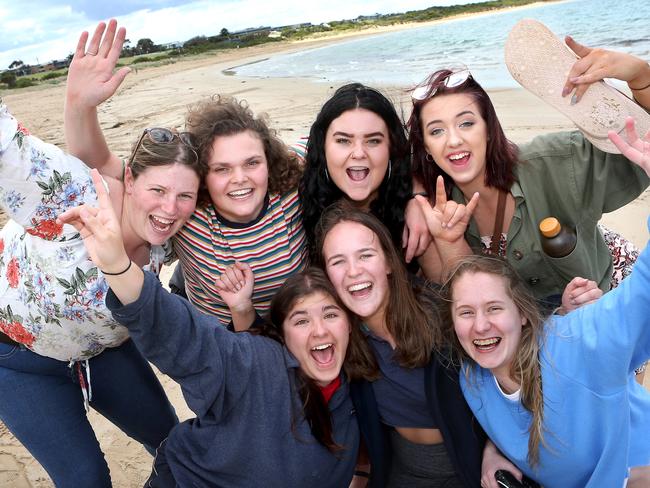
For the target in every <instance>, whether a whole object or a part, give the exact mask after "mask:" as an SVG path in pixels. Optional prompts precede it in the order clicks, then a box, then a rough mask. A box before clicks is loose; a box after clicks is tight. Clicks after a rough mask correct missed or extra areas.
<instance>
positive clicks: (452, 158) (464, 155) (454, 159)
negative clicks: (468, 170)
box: [449, 152, 469, 161]
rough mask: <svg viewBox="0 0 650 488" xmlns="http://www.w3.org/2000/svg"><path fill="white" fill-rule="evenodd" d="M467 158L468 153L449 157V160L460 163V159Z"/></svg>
mask: <svg viewBox="0 0 650 488" xmlns="http://www.w3.org/2000/svg"><path fill="white" fill-rule="evenodd" d="M466 156H469V153H468V152H464V153H458V154H453V155H451V156H449V159H451V160H452V161H458V160H459V159H463V158H464V157H466Z"/></svg>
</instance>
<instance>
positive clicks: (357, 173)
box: [345, 166, 370, 181]
mask: <svg viewBox="0 0 650 488" xmlns="http://www.w3.org/2000/svg"><path fill="white" fill-rule="evenodd" d="M345 172H346V173H347V174H348V177H349V178H350V179H351V180H352V181H363V180H365V179H366V178H367V176H368V175H369V174H370V168H363V167H360V166H353V167H350V168H348V169H346V170H345Z"/></svg>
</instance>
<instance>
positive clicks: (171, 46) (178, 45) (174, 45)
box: [160, 41, 183, 51]
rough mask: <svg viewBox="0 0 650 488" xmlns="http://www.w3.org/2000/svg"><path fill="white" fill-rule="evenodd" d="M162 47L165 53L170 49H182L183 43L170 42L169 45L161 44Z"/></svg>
mask: <svg viewBox="0 0 650 488" xmlns="http://www.w3.org/2000/svg"><path fill="white" fill-rule="evenodd" d="M160 47H161V49H162V50H163V51H167V50H169V49H180V48H182V47H183V43H182V42H181V41H174V42H168V43H167V44H161V45H160Z"/></svg>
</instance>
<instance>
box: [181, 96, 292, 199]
mask: <svg viewBox="0 0 650 488" xmlns="http://www.w3.org/2000/svg"><path fill="white" fill-rule="evenodd" d="M185 122H186V126H187V130H189V131H190V132H191V133H192V134H193V136H194V138H195V140H196V143H197V147H198V149H197V150H198V153H199V158H200V159H201V161H202V162H203V164H205V166H206V167H207V166H208V161H209V160H210V156H211V155H212V144H213V142H214V140H215V138H217V137H219V136H231V135H235V134H239V133H241V132H245V131H251V132H252V133H253V134H255V135H256V136H257V137H259V139H260V141H262V144H263V145H264V154H265V155H266V160H267V163H268V169H269V190H268V191H269V193H279V194H281V193H286V192H288V191H290V190H293V189H296V188H297V187H298V182H299V180H300V177H301V175H302V167H301V165H300V158H299V157H298V155H297V154H295V153H294V152H292V151H290V150H289V149H288V148H287V146H286V145H285V144H284V142H282V140H281V139H280V138H279V137H278V135H277V134H276V132H275V131H274V130H272V129H271V128H269V126H268V122H267V119H266V116H264V115H258V116H257V117H256V116H255V115H254V114H253V112H252V110H251V109H250V108H249V107H248V104H247V103H246V101H244V100H240V101H238V100H237V99H235V98H233V97H226V96H221V95H215V96H213V97H211V98H209V99H207V100H204V101H202V102H199V103H197V104H195V105H193V106H191V107H190V108H189V111H188V113H187V116H186V118H185ZM209 202H210V195H209V194H208V192H207V188H205V187H204V186H202V188H201V191H200V194H199V204H201V205H205V204H206V203H209Z"/></svg>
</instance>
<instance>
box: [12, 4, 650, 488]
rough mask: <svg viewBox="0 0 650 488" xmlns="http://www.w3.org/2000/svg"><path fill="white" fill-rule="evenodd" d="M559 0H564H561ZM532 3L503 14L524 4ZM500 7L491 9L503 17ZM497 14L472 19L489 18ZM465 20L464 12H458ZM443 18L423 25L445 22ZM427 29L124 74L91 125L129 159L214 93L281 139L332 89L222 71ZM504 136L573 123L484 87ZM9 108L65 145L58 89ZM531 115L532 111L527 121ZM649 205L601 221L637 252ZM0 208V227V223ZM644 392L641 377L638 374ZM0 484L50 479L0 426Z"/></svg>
mask: <svg viewBox="0 0 650 488" xmlns="http://www.w3.org/2000/svg"><path fill="white" fill-rule="evenodd" d="M563 1H567V0H563ZM536 5H539V3H535V4H530V5H524V6H520V7H511V8H518V9H523V8H532V7H533V6H536ZM502 10H505V9H499V11H502ZM495 12H498V11H489V12H481V13H477V14H471V15H489V14H491V13H495ZM464 15H467V14H464ZM459 17H461V16H457V17H455V18H446V19H441V20H436V21H431V22H451V21H453V20H457V19H458V18H459ZM427 24H429V22H427V23H424V22H423V23H409V24H399V25H397V26H386V28H376V29H372V31H371V32H367V31H366V30H365V29H364V30H362V31H356V32H351V33H349V34H348V33H344V34H345V35H336V36H330V37H326V38H317V39H309V40H300V41H291V42H280V43H269V44H264V45H261V46H253V47H249V48H242V49H239V50H235V49H233V50H229V51H217V52H213V53H209V54H202V55H198V56H193V57H191V58H187V59H183V60H180V61H178V62H175V63H169V64H165V65H160V66H149V67H146V68H144V69H138V71H135V70H134V72H132V73H131V74H129V75H128V76H127V78H126V80H125V82H124V83H123V85H122V87H121V88H120V89H119V91H118V93H117V94H116V95H115V96H114V97H113V98H112V99H111V100H109V101H107V102H106V103H104V104H103V105H101V106H100V107H99V108H98V113H99V118H100V124H101V127H102V129H103V130H104V133H105V135H106V138H107V141H108V143H109V147H110V148H111V149H112V150H113V151H115V152H116V153H117V154H118V155H120V156H124V157H126V156H128V154H129V153H130V150H131V145H132V144H133V143H134V142H135V141H136V140H137V139H138V137H139V136H140V134H141V131H142V129H143V128H145V127H155V126H158V127H181V126H182V125H183V122H184V114H185V112H186V110H187V106H188V105H190V104H192V103H196V102H197V101H199V100H201V99H203V98H205V97H210V96H212V95H214V94H215V93H219V94H222V95H229V96H235V97H237V98H238V99H245V100H247V101H248V103H249V105H250V106H251V108H252V109H253V111H254V112H255V113H256V114H259V113H266V114H267V116H268V118H269V121H270V125H271V127H273V128H274V129H275V130H276V131H277V132H278V134H279V135H280V137H281V138H282V139H283V140H284V141H285V142H287V143H292V142H295V141H296V140H298V139H299V138H300V137H301V136H304V135H307V134H308V133H309V127H310V126H311V123H312V121H313V119H314V117H315V116H316V114H317V112H318V111H319V110H320V108H321V106H322V104H323V102H324V101H325V100H326V99H327V98H328V97H329V96H331V94H332V93H333V91H334V90H335V89H336V88H337V86H338V85H337V84H336V83H323V82H321V81H319V82H316V81H314V80H310V79H306V78H291V77H288V78H251V77H245V76H238V75H232V74H229V73H225V71H227V70H228V68H229V67H232V66H233V65H236V64H237V63H239V65H242V63H254V62H259V61H261V60H263V59H268V58H270V57H272V56H275V55H277V54H280V53H288V52H296V51H302V50H305V49H311V48H315V47H320V46H325V45H332V44H336V43H340V42H342V41H346V40H351V39H354V38H361V37H366V36H371V35H378V34H382V33H384V32H392V31H395V30H398V29H399V30H404V29H410V28H417V27H425V26H426V25H427ZM382 92H384V93H385V94H387V95H388V97H389V98H390V99H391V100H392V101H393V102H394V103H395V105H396V108H397V111H398V113H399V114H400V115H401V116H402V117H404V118H405V117H406V116H407V115H408V113H409V111H410V97H409V95H408V93H407V92H406V91H405V87H403V86H388V87H382ZM488 92H489V94H490V96H491V98H492V101H493V103H494V105H495V108H496V111H497V113H498V116H499V119H500V121H501V123H502V125H503V127H504V130H505V132H506V134H507V135H508V137H509V138H510V139H512V140H513V141H514V142H517V143H520V142H525V141H528V140H530V139H532V138H533V137H534V136H536V135H539V134H544V133H548V132H555V131H560V130H568V129H572V128H573V125H572V123H571V122H570V121H569V120H568V119H566V118H565V117H564V116H563V115H561V114H560V113H558V112H556V111H555V110H554V109H553V108H551V107H550V106H548V105H546V104H544V103H542V102H540V101H539V99H537V98H536V97H535V96H534V95H532V94H530V93H528V92H526V91H525V90H523V89H522V88H516V89H510V88H508V89H495V90H488ZM2 98H3V99H4V102H5V103H6V104H7V105H8V107H9V109H10V111H11V112H12V113H13V114H14V115H15V116H16V118H18V119H19V120H20V121H21V122H23V124H24V125H25V126H26V127H27V128H29V129H30V131H31V132H32V133H33V134H35V135H36V136H38V137H40V138H41V139H43V140H45V141H46V142H49V143H53V144H56V145H58V146H60V147H62V148H65V137H64V133H63V104H64V98H65V84H64V83H57V84H46V85H41V86H38V87H31V88H26V89H21V90H11V91H5V92H3V93H2ZM533 114H534V115H533ZM648 208H650V190H646V192H645V193H644V194H643V195H642V196H641V197H639V198H637V199H636V200H635V201H634V202H632V203H630V204H628V205H627V206H625V207H624V208H622V209H620V210H618V211H616V212H613V213H610V214H607V215H606V216H604V218H603V220H602V221H603V222H604V223H605V224H606V225H607V226H608V227H610V228H612V229H615V230H617V231H619V232H621V233H622V234H623V235H625V236H626V237H627V238H629V239H631V240H632V241H633V242H635V243H636V244H637V246H643V245H644V244H645V242H646V241H647V239H648V235H647V230H646V227H645V222H646V218H647V215H648ZM1 219H2V212H1V211H0V227H1V226H2V221H1ZM172 270H173V268H172V267H165V268H164V269H163V272H162V273H161V281H162V282H163V283H167V281H168V279H169V276H170V275H171V272H172ZM159 378H160V380H161V383H162V384H163V387H164V389H165V391H166V393H167V394H168V396H169V398H170V400H171V402H172V404H173V405H174V407H175V408H176V411H177V414H178V416H179V418H180V419H181V420H184V419H187V418H189V417H192V416H193V414H192V412H191V411H190V410H189V408H188V407H187V405H186V403H185V401H184V399H183V397H182V393H181V390H180V388H179V387H178V385H177V384H176V383H174V381H172V380H171V379H170V378H168V377H166V376H163V375H159ZM645 384H646V387H650V375H647V377H646V383H645ZM88 418H89V420H90V422H91V424H92V425H93V428H94V430H95V432H96V435H97V438H98V440H99V442H100V445H101V448H102V450H103V451H104V453H105V454H106V460H107V462H108V464H109V467H110V470H111V476H112V480H113V485H114V486H115V487H116V488H132V487H133V488H136V487H141V486H142V485H143V484H144V481H145V480H146V479H147V477H148V475H149V473H150V471H151V456H150V455H149V454H148V453H147V452H146V451H145V450H144V449H143V448H142V446H140V445H139V444H138V443H136V442H135V441H133V440H131V439H130V438H128V437H127V436H126V435H125V434H123V433H122V432H120V431H119V429H117V428H116V427H114V426H113V425H112V424H111V423H110V422H109V421H108V420H106V419H105V418H103V417H102V416H101V415H99V414H98V413H96V412H94V411H91V412H90V413H89V415H88ZM0 486H11V487H14V488H50V487H51V486H52V483H51V482H50V480H49V478H48V477H47V475H46V473H45V471H44V470H43V468H42V467H40V465H39V464H38V463H37V462H36V461H35V460H34V459H33V458H32V457H31V455H30V454H29V453H28V452H27V450H26V449H25V448H24V447H23V446H22V445H20V443H19V442H18V441H17V440H16V439H15V438H14V437H13V436H12V435H11V434H10V433H9V431H8V430H7V429H6V427H5V426H4V425H3V424H2V423H1V422H0Z"/></svg>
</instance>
